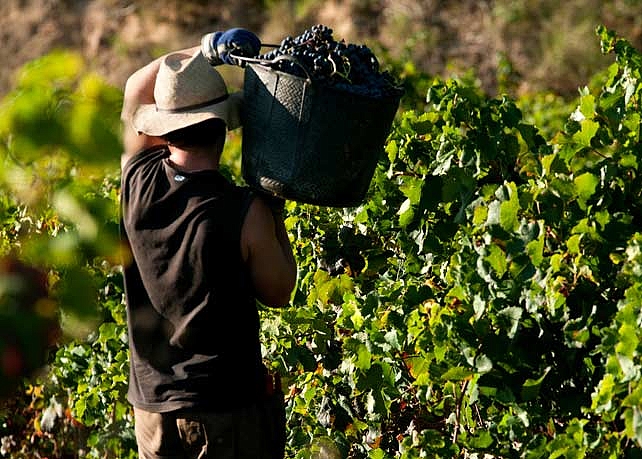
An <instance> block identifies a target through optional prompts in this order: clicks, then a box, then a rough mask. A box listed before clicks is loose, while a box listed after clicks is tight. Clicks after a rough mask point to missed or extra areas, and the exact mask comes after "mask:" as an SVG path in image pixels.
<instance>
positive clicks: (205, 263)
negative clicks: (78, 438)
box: [121, 147, 265, 412]
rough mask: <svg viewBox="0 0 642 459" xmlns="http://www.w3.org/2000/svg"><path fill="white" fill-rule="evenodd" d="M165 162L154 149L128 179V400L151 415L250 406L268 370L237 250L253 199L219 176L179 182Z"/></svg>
mask: <svg viewBox="0 0 642 459" xmlns="http://www.w3.org/2000/svg"><path fill="white" fill-rule="evenodd" d="M168 157H169V151H168V150H167V149H166V148H164V147H161V148H158V147H157V148H152V149H149V150H146V151H143V152H141V153H139V154H137V155H136V156H134V157H133V158H130V159H129V161H128V162H127V163H126V164H125V166H124V168H123V171H122V184H121V185H122V191H121V211H122V220H121V230H122V235H123V239H124V242H125V243H126V244H127V245H128V246H129V248H130V249H131V259H130V260H126V261H125V262H124V280H125V298H126V303H127V318H128V329H129V350H130V380H129V392H128V399H129V401H130V403H132V404H133V405H134V406H135V407H137V408H141V409H144V410H147V411H151V412H167V411H173V410H214V411H217V410H227V409H231V408H234V407H238V406H241V405H244V404H249V403H253V402H254V401H256V400H257V399H258V398H259V397H260V395H261V390H262V388H263V387H264V381H265V377H264V371H265V368H264V367H263V365H262V359H261V347H260V342H259V318H258V312H257V309H256V300H255V297H254V295H253V292H252V288H251V283H250V281H249V275H248V272H247V270H246V268H245V266H244V263H243V260H242V256H241V249H240V234H241V226H242V224H243V220H244V218H245V214H246V212H247V208H248V207H249V204H250V201H251V194H250V192H249V190H248V189H247V188H243V187H238V186H235V185H233V184H231V183H230V182H229V181H227V180H226V179H225V178H224V177H223V176H222V175H221V174H220V173H219V172H218V171H213V170H207V171H198V172H190V173H184V172H181V171H180V170H178V169H177V168H175V167H174V166H173V165H172V163H171V162H170V161H169V159H168Z"/></svg>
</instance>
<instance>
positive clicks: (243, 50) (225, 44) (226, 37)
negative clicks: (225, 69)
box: [201, 27, 261, 67]
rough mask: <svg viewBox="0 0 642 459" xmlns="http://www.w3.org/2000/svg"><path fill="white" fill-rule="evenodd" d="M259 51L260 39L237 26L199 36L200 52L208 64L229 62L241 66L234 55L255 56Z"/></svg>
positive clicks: (241, 62) (240, 62) (240, 61)
mask: <svg viewBox="0 0 642 459" xmlns="http://www.w3.org/2000/svg"><path fill="white" fill-rule="evenodd" d="M260 51H261V41H260V40H259V38H258V37H257V36H256V35H255V34H254V33H252V32H250V31H249V30H246V29H242V28H239V27H236V28H233V29H229V30H226V31H225V32H220V31H219V32H212V33H208V34H205V35H203V37H202V38H201V52H202V53H203V56H205V58H207V60H208V62H209V63H210V65H212V66H215V65H220V64H231V65H238V66H241V67H242V66H243V64H244V63H243V61H242V60H240V59H236V58H235V56H242V57H256V56H258V55H259V53H260Z"/></svg>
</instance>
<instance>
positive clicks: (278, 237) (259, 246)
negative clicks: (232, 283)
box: [241, 198, 297, 307]
mask: <svg viewBox="0 0 642 459" xmlns="http://www.w3.org/2000/svg"><path fill="white" fill-rule="evenodd" d="M241 248H242V252H243V256H244V258H245V260H246V262H247V264H248V266H249V269H250V274H251V277H252V282H253V283H254V288H255V290H256V292H257V295H258V299H259V301H261V303H263V304H265V305H266V306H271V307H279V306H284V305H286V304H288V303H289V301H290V295H291V293H292V290H293V289H294V286H295V283H296V274H297V266H296V261H295V259H294V255H293V254H292V247H291V246H290V240H289V238H288V234H287V231H286V229H285V225H284V224H283V217H282V216H280V215H273V214H272V211H271V210H270V208H269V207H268V206H267V204H266V203H265V202H264V201H263V200H262V199H260V198H258V199H255V200H254V201H253V202H252V204H251V205H250V209H249V211H248V214H247V217H246V219H245V222H244V223H243V229H242V231H241Z"/></svg>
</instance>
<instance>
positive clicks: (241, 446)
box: [134, 394, 285, 459]
mask: <svg viewBox="0 0 642 459" xmlns="http://www.w3.org/2000/svg"><path fill="white" fill-rule="evenodd" d="M134 416H135V430H136V441H137V443H138V454H139V457H140V459H283V457H284V449H285V406H284V403H283V396H282V394H278V395H273V396H271V397H269V398H267V399H266V400H265V401H264V402H261V403H259V404H256V405H252V406H248V407H244V408H239V409H238V410H234V411H228V412H221V413H218V412H206V413H150V412H147V411H143V410H141V409H138V408H135V409H134Z"/></svg>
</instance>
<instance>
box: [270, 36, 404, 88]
mask: <svg viewBox="0 0 642 459" xmlns="http://www.w3.org/2000/svg"><path fill="white" fill-rule="evenodd" d="M332 32H333V31H332V29H331V28H329V27H327V26H325V25H322V24H317V25H315V26H313V27H311V28H310V29H307V30H305V31H304V32H303V33H302V34H300V35H298V36H296V37H291V36H288V37H285V38H284V39H283V40H282V41H281V44H280V45H279V46H278V47H275V48H274V49H272V50H270V51H269V52H267V53H265V54H261V55H260V56H258V59H260V60H264V61H268V62H271V63H270V67H271V68H273V69H275V70H279V71H282V72H285V73H288V74H291V75H295V76H299V77H303V78H310V79H311V80H313V81H315V82H320V83H324V84H328V85H331V86H334V87H336V88H338V89H341V90H345V91H349V92H352V93H356V94H360V95H364V96H368V97H374V98H379V97H387V96H398V95H399V94H400V91H401V90H400V88H399V87H398V86H397V85H396V84H395V83H394V80H393V78H392V76H391V75H390V74H389V73H388V72H381V71H380V70H379V62H378V60H377V58H376V56H375V55H374V53H373V52H372V50H370V48H368V47H367V46H366V45H356V44H352V43H346V42H345V40H341V41H336V40H335V39H334V38H333V36H332ZM282 56H286V57H287V58H286V59H282V58H281V59H279V58H280V57H282ZM288 58H289V59H288Z"/></svg>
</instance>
